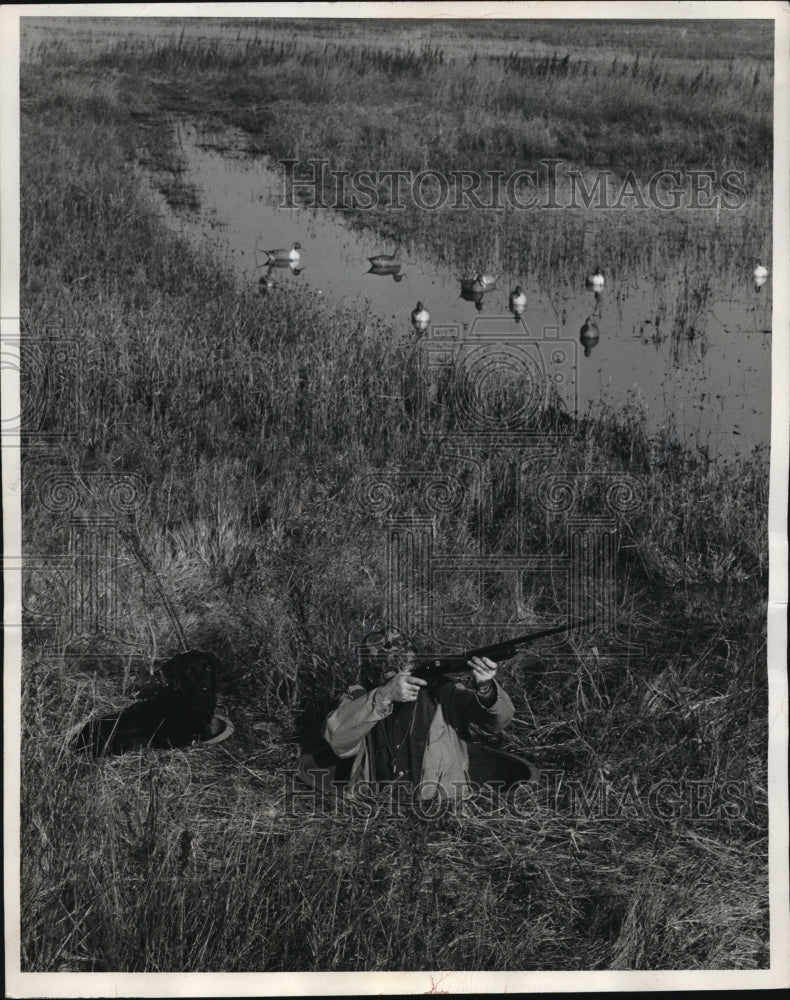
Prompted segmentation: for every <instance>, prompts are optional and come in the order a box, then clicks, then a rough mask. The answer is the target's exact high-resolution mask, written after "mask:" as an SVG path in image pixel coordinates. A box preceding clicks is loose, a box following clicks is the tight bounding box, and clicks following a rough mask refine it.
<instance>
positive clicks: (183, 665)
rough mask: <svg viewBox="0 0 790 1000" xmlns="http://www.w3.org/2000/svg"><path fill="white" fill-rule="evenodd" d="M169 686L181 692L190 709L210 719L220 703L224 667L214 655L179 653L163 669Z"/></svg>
mask: <svg viewBox="0 0 790 1000" xmlns="http://www.w3.org/2000/svg"><path fill="white" fill-rule="evenodd" d="M161 669H162V674H163V675H164V678H165V680H166V681H167V683H168V685H169V686H170V687H171V688H173V689H174V690H176V691H179V692H180V693H181V694H183V695H184V697H185V698H186V699H187V700H188V701H189V703H190V705H191V706H192V707H193V708H194V709H195V710H196V711H197V712H198V713H199V714H200V715H201V716H203V717H205V718H207V719H209V718H211V716H212V715H213V713H214V708H215V707H216V703H217V678H218V675H219V670H220V663H219V660H218V659H217V657H216V656H215V655H214V654H213V653H204V652H202V651H201V650H199V649H191V650H189V651H188V652H186V653H179V654H178V655H177V656H174V657H172V658H171V659H169V660H168V661H167V662H166V663H164V664H163V665H162V668H161Z"/></svg>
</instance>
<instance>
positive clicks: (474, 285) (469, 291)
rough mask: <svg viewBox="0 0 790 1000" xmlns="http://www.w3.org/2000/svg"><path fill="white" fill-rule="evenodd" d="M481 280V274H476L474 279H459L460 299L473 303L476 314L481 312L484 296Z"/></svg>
mask: <svg viewBox="0 0 790 1000" xmlns="http://www.w3.org/2000/svg"><path fill="white" fill-rule="evenodd" d="M482 279H483V275H482V274H476V275H475V277H474V278H461V298H462V299H463V300H464V301H465V302H474V304H475V309H477V311H478V312H481V311H482V308H483V295H484V294H485V288H484V287H483V280H482Z"/></svg>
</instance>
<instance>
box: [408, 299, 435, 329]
mask: <svg viewBox="0 0 790 1000" xmlns="http://www.w3.org/2000/svg"><path fill="white" fill-rule="evenodd" d="M430 322H431V314H430V313H429V312H428V310H427V309H426V308H425V306H424V305H423V304H422V302H418V303H417V305H416V306H415V308H414V309H412V311H411V325H412V326H413V327H414V329H415V330H417V331H418V332H419V333H424V332H425V331H426V330H427V329H428V324H429V323H430Z"/></svg>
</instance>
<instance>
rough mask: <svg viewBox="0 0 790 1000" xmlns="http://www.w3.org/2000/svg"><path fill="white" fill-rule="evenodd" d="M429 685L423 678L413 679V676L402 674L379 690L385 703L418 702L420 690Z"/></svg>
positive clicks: (392, 678) (391, 679) (396, 675)
mask: <svg viewBox="0 0 790 1000" xmlns="http://www.w3.org/2000/svg"><path fill="white" fill-rule="evenodd" d="M427 683H428V682H427V681H426V680H425V679H424V678H422V677H412V675H411V674H407V673H400V674H395V676H394V677H390V679H389V680H388V681H387V683H386V684H382V686H381V687H380V688H379V690H380V691H381V694H382V698H383V699H384V701H385V702H387V701H416V700H417V698H418V696H419V694H420V688H421V687H425V685H426V684H427Z"/></svg>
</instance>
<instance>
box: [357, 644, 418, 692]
mask: <svg viewBox="0 0 790 1000" xmlns="http://www.w3.org/2000/svg"><path fill="white" fill-rule="evenodd" d="M362 662H363V672H364V674H365V675H366V676H367V678H368V680H369V683H371V684H374V685H375V684H382V683H384V682H386V681H388V680H389V679H390V678H391V677H394V676H395V674H398V673H411V672H412V671H413V670H414V668H415V665H416V664H415V655H414V647H413V646H412V645H411V643H410V642H409V641H408V640H407V639H406V638H405V637H404V636H402V635H401V634H400V633H399V632H395V631H387V632H379V633H374V634H372V635H371V636H369V637H368V641H367V643H366V644H365V648H364V650H363V657H362Z"/></svg>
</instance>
